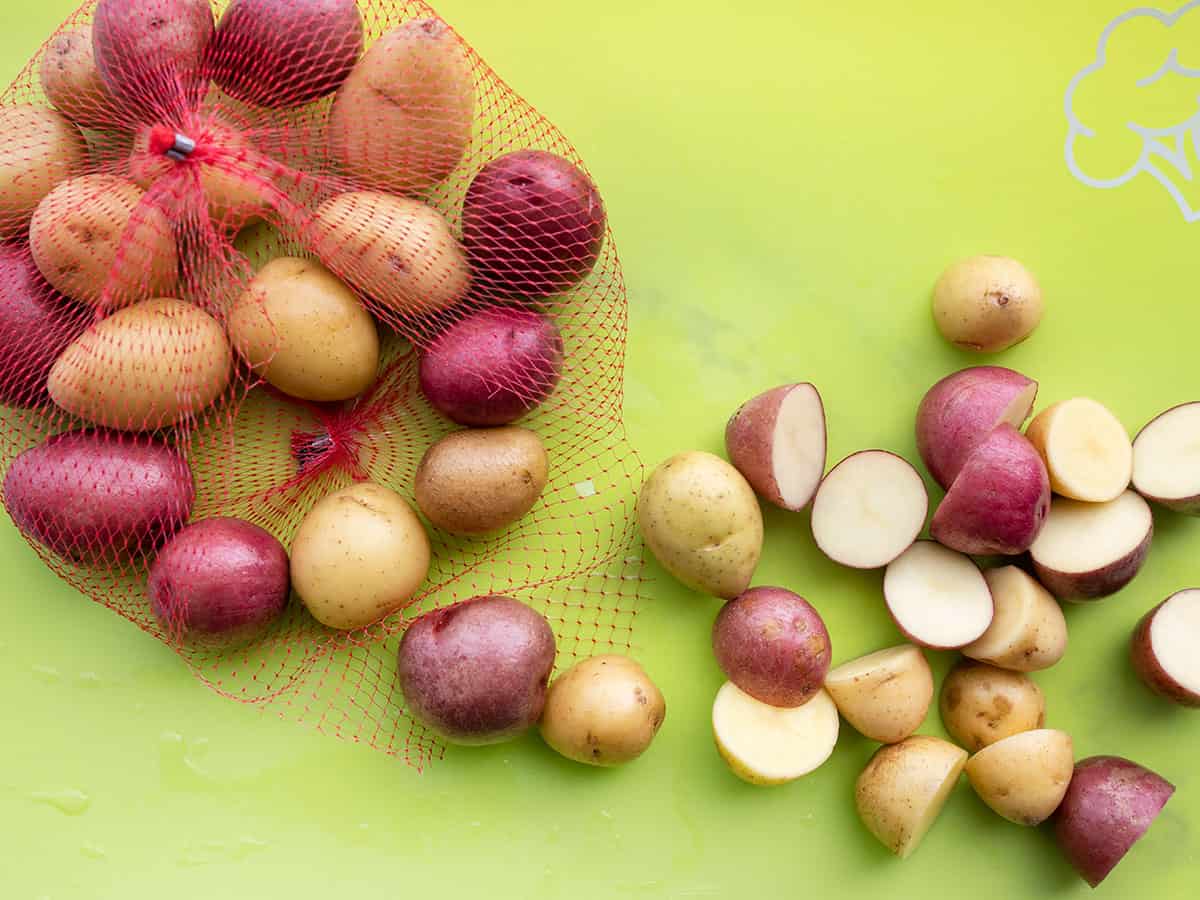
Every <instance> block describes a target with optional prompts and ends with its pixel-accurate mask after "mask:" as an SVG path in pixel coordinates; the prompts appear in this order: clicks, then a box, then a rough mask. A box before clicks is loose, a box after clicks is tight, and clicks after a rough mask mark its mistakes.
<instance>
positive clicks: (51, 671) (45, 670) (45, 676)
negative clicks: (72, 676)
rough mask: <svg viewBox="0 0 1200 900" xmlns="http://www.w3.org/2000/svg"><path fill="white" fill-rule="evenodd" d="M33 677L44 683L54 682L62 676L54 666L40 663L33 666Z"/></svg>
mask: <svg viewBox="0 0 1200 900" xmlns="http://www.w3.org/2000/svg"><path fill="white" fill-rule="evenodd" d="M33 677H34V678H36V679H37V680H38V681H41V682H43V683H44V684H54V683H55V682H56V681H58V680H59V679H60V678H61V677H62V676H61V674H60V673H59V671H58V669H57V668H55V667H54V666H47V665H45V664H43V663H38V664H37V665H35V666H34V667H33Z"/></svg>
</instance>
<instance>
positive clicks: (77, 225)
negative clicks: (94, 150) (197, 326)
mask: <svg viewBox="0 0 1200 900" xmlns="http://www.w3.org/2000/svg"><path fill="white" fill-rule="evenodd" d="M143 194H144V192H143V191H142V189H141V188H140V187H138V186H137V185H136V184H134V183H133V182H132V181H126V180H125V179H123V178H117V177H115V176H113V175H101V174H96V175H84V176H82V177H79V178H72V179H71V180H70V181H64V182H63V183H62V184H60V185H59V186H58V187H56V188H55V189H54V190H53V191H52V192H50V194H48V195H47V196H46V198H45V199H44V200H42V202H41V204H40V205H39V206H38V208H37V212H35V213H34V214H33V221H32V223H31V224H30V227H29V245H30V250H32V251H33V259H34V262H36V263H37V267H38V269H39V270H41V273H42V275H43V276H45V278H46V280H47V281H48V282H50V284H52V285H54V287H56V288H58V289H59V290H60V291H62V292H63V293H64V294H66V295H67V296H68V297H72V298H74V299H75V300H81V301H83V302H85V303H90V304H92V305H94V306H104V307H105V308H112V307H118V306H128V305H129V304H130V303H137V302H138V301H141V300H148V299H150V298H151V297H163V296H170V295H172V294H174V293H175V289H176V287H177V280H178V259H177V256H176V252H175V233H174V230H173V229H172V227H171V223H170V222H169V221H168V220H167V217H166V216H165V215H164V214H163V213H162V211H161V210H159V209H158V207H156V206H147V205H144V204H143V205H141V206H139V205H138V204H139V202H140V201H141V199H142V196H143Z"/></svg>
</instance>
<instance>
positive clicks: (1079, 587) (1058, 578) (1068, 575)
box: [1030, 525, 1154, 603]
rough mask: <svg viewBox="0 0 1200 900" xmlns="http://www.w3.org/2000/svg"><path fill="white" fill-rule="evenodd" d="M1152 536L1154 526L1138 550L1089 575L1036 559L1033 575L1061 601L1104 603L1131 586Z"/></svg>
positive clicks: (1148, 549) (1033, 560) (1147, 551)
mask: <svg viewBox="0 0 1200 900" xmlns="http://www.w3.org/2000/svg"><path fill="white" fill-rule="evenodd" d="M1153 537H1154V526H1153V525H1151V526H1150V531H1149V532H1148V533H1147V534H1146V539H1145V540H1143V541H1142V542H1141V543H1140V544H1139V545H1138V546H1137V547H1135V548H1134V549H1133V550H1131V551H1130V552H1129V553H1127V554H1126V555H1125V556H1124V557H1123V558H1121V559H1119V560H1117V561H1116V562H1114V563H1111V564H1110V565H1107V566H1105V567H1104V568H1102V569H1097V570H1096V571H1095V572H1089V573H1087V574H1085V575H1079V574H1075V573H1073V572H1058V571H1055V570H1054V569H1050V568H1048V567H1046V566H1043V565H1040V564H1039V563H1038V561H1037V560H1036V559H1031V560H1030V561H1031V563H1032V565H1033V574H1034V575H1036V576H1037V580H1038V581H1040V582H1041V583H1042V587H1044V588H1045V589H1046V590H1048V591H1049V592H1050V593H1051V594H1053V595H1054V596H1055V597H1056V598H1058V599H1059V600H1067V601H1070V602H1072V603H1078V602H1084V601H1089V600H1102V599H1103V598H1105V597H1108V596H1110V595H1112V594H1115V593H1116V592H1117V591H1119V590H1121V588H1123V587H1125V585H1127V584H1129V582H1131V581H1133V579H1134V577H1135V576H1136V575H1137V573H1138V572H1140V571H1141V569H1142V564H1143V563H1144V562H1145V561H1146V556H1147V554H1149V552H1150V544H1151V542H1152V539H1153Z"/></svg>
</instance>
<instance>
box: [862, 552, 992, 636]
mask: <svg viewBox="0 0 1200 900" xmlns="http://www.w3.org/2000/svg"><path fill="white" fill-rule="evenodd" d="M883 597H884V601H885V602H886V603H887V608H888V613H890V614H891V617H892V621H894V622H895V623H896V627H897V628H899V629H900V631H901V632H902V633H903V634H904V636H905V637H907V638H908V639H909V640H911V641H912V642H913V643H914V644H920V645H921V646H922V647H929V648H930V649H933V650H946V649H950V648H953V647H962V646H965V645H966V644H970V643H971V642H973V641H975V640H978V639H979V637H980V636H981V635H982V634H983V633H984V632H985V631H987V628H988V626H989V625H990V624H991V622H992V615H993V611H994V608H993V604H992V592H991V590H990V589H989V588H988V585H987V581H986V580H985V579H984V577H983V573H982V572H980V571H979V567H978V566H977V565H975V563H974V562H972V561H971V560H970V559H969V558H968V557H966V556H963V555H962V554H961V553H955V552H954V551H953V550H948V549H946V548H945V547H943V546H941V545H940V544H935V543H934V542H933V541H917V542H915V543H914V544H913V545H912V546H911V547H909V548H908V549H907V550H905V551H904V552H903V553H901V554H900V556H899V557H897V558H896V559H895V560H893V561H892V562H891V563H890V564H889V565H888V567H887V571H886V572H885V573H884V575H883Z"/></svg>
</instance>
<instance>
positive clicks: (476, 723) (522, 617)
mask: <svg viewBox="0 0 1200 900" xmlns="http://www.w3.org/2000/svg"><path fill="white" fill-rule="evenodd" d="M554 653H555V645H554V632H553V631H551V630H550V624H549V623H548V622H547V621H546V619H545V618H544V617H543V616H541V615H539V614H538V613H537V612H535V611H534V610H532V609H530V608H529V607H528V606H526V605H525V604H523V603H520V602H518V601H516V600H513V599H512V598H511V597H502V596H499V595H495V594H493V595H489V596H484V597H473V598H471V599H470V600H464V601H462V602H461V603H456V604H454V605H452V606H447V607H444V608H442V609H435V610H434V611H433V612H429V613H426V614H425V615H423V616H421V617H420V618H419V619H417V620H416V621H415V622H413V623H412V624H411V625H410V626H409V627H408V631H406V632H405V634H404V639H403V640H402V641H401V642H400V650H399V654H398V664H399V665H398V672H399V677H400V688H401V690H402V691H403V692H404V697H405V700H406V701H407V703H408V709H409V712H411V713H412V714H413V715H414V716H415V717H416V718H417V719H418V720H419V721H421V722H422V723H424V724H425V725H426V726H428V727H429V728H430V729H432V730H433V731H435V732H436V733H438V734H439V735H441V736H442V737H444V738H445V739H446V740H448V741H450V742H452V743H455V744H466V745H482V744H496V743H499V742H501V741H506V740H509V739H511V738H514V737H516V736H517V735H519V734H521V733H522V732H524V731H526V730H528V729H529V728H530V727H532V726H533V725H534V724H536V723H537V721H538V719H539V718H541V715H542V707H543V706H544V705H545V702H546V685H547V684H548V683H549V681H550V670H551V669H553V668H554Z"/></svg>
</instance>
